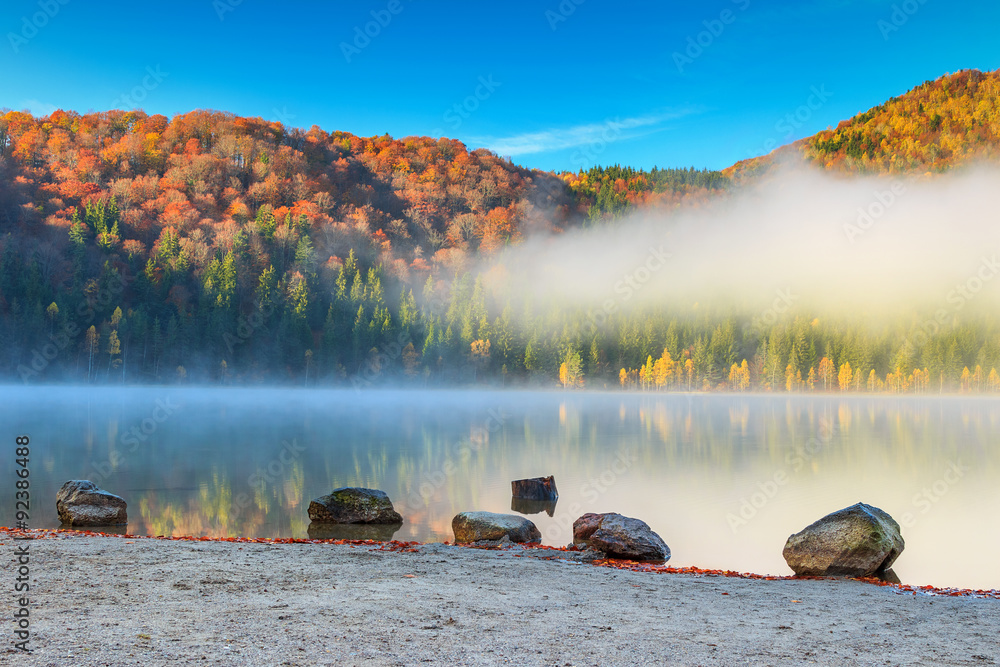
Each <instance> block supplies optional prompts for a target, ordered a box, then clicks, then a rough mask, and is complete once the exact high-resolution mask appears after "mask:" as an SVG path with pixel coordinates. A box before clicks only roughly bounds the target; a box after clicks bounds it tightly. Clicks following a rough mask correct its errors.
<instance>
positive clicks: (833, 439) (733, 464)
mask: <svg viewBox="0 0 1000 667" xmlns="http://www.w3.org/2000/svg"><path fill="white" fill-rule="evenodd" d="M0 391H2V392H3V407H2V408H0V411H2V414H3V422H4V424H5V425H7V432H8V439H9V440H10V445H11V446H10V447H8V448H7V451H8V452H9V454H8V456H6V457H3V458H2V459H0V473H2V474H3V475H4V476H5V478H6V479H9V480H13V479H14V456H13V440H14V436H15V435H28V436H30V438H31V450H32V458H31V462H30V468H31V483H32V487H31V489H32V496H31V497H32V512H31V527H34V528H42V527H57V526H58V525H59V521H58V518H57V516H56V511H55V494H56V491H57V490H58V488H59V487H60V486H61V485H62V484H63V483H64V482H65V481H67V480H69V479H81V478H82V479H91V480H92V481H94V482H96V483H98V485H99V486H101V487H102V488H104V489H106V490H108V491H111V492H112V493H116V494H118V495H121V496H123V497H124V498H125V499H126V501H127V502H128V505H129V507H128V513H129V526H128V530H129V532H131V533H135V534H149V535H196V536H201V535H208V536H249V537H296V538H305V537H308V526H309V519H308V516H307V513H306V509H307V507H308V505H309V501H310V500H311V499H313V498H316V497H318V496H321V495H325V494H327V493H329V492H330V491H331V490H332V489H334V488H337V487H341V486H363V487H371V488H378V489H381V490H383V491H385V492H386V493H388V494H389V497H390V498H391V499H392V501H393V503H394V504H395V507H396V509H397V510H398V511H399V512H400V513H401V514H402V515H403V517H404V523H403V526H402V527H401V528H400V529H399V530H398V531H397V532H396V533H395V534H394V535H393V537H394V539H400V540H420V541H443V540H451V539H453V536H452V533H451V519H452V517H453V516H454V515H455V514H456V513H458V512H461V511H470V510H489V511H494V512H511V511H512V509H511V496H510V482H511V480H513V479H519V478H524V477H535V476H542V475H550V474H551V475H555V478H556V484H557V485H558V488H559V493H560V498H559V500H558V503H557V504H556V506H555V508H554V512H553V515H552V516H551V517H550V516H549V515H548V514H547V513H546V512H541V513H536V514H531V515H530V518H531V519H532V520H533V521H534V522H535V523H536V524H537V525H538V527H539V529H540V530H541V532H542V536H543V543H544V544H548V545H557V546H564V545H566V544H567V543H569V542H570V541H571V537H572V522H573V520H574V519H576V518H577V517H578V516H579V515H580V514H583V513H585V512H620V513H622V514H625V515H627V516H634V517H637V518H640V519H643V520H645V521H646V522H647V523H649V524H650V526H651V527H652V528H653V530H655V531H656V532H658V533H659V534H660V535H661V536H662V537H663V538H664V540H665V541H666V542H667V544H668V545H670V548H671V550H672V552H673V557H672V558H671V560H670V563H669V564H670V565H674V566H687V565H696V566H699V567H707V568H725V569H731V570H740V571H752V572H758V573H767V574H791V571H790V570H789V569H788V567H787V566H786V564H785V562H784V560H783V559H782V557H781V549H782V547H783V546H784V542H785V540H786V539H787V537H788V535H789V534H791V533H793V532H797V531H799V530H801V529H802V528H804V527H805V526H806V525H807V524H809V523H811V522H812V521H814V520H816V519H818V518H820V517H821V516H823V515H824V514H827V513H829V512H831V511H834V510H837V509H840V508H843V507H846V506H848V505H851V504H853V503H855V502H858V501H863V502H866V503H869V504H872V505H875V506H877V507H880V508H882V509H884V510H885V511H887V512H889V513H890V514H891V515H892V516H893V517H894V518H895V519H896V520H897V521H899V523H900V524H901V526H902V533H903V537H904V539H905V540H906V549H905V551H904V552H903V554H902V556H900V558H899V560H898V561H897V562H896V564H895V566H894V570H895V572H896V573H897V575H898V576H899V577H900V578H901V579H902V581H903V582H904V583H910V584H921V585H922V584H933V585H937V586H960V587H972V588H1000V572H998V570H997V568H996V554H997V552H998V551H1000V531H997V530H996V516H997V514H998V511H1000V487H998V485H997V484H996V480H997V474H998V471H1000V444H998V435H1000V410H997V408H998V407H1000V403H998V399H996V398H967V397H962V398H961V399H959V398H955V397H931V398H925V397H912V396H910V397H884V396H878V397H869V396H864V397H861V396H843V397H841V396H830V395H824V396H809V397H803V396H794V397H790V396H787V395H781V396H776V395H719V394H713V395H703V394H691V395H687V394H637V393H583V392H579V393H563V392H527V391H472V390H454V391H443V390H442V391H423V392H416V391H375V390H370V391H360V392H359V391H349V390H344V391H334V390H331V391H320V390H289V389H230V388H226V389H218V388H191V389H189V388H178V387H151V388H128V389H108V388H93V387H23V386H17V387H15V386H10V387H5V388H3V389H0ZM11 488H12V486H11ZM0 507H2V511H0V524H2V525H7V526H10V525H12V524H13V521H14V510H13V500H12V495H11V497H10V498H8V499H6V500H4V502H3V503H2V505H0Z"/></svg>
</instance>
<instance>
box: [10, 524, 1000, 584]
mask: <svg viewBox="0 0 1000 667" xmlns="http://www.w3.org/2000/svg"><path fill="white" fill-rule="evenodd" d="M0 533H8V534H10V535H11V536H22V537H27V536H30V537H32V538H33V539H36V540H37V539H67V538H74V537H117V538H121V539H128V540H139V539H142V540H169V541H178V542H231V543H236V544H341V545H348V546H352V547H353V546H372V547H375V549H373V550H374V551H395V552H402V553H414V552H416V551H417V548H418V547H420V546H421V545H422V543H421V542H403V541H398V540H391V541H389V542H381V541H378V540H333V539H331V540H313V539H298V538H294V537H204V536H203V537H194V536H189V535H129V534H120V533H101V532H96V531H90V530H75V529H67V528H34V529H30V530H19V529H17V528H7V527H4V526H0ZM444 544H448V542H444ZM518 546H520V547H521V548H527V549H537V550H545V551H564V552H572V551H577V549H575V548H572V547H552V546H545V545H541V544H521V545H518ZM479 548H485V549H492V550H496V549H499V547H479ZM515 555H517V554H515ZM591 564H592V565H594V566H596V567H608V568H613V569H617V570H628V571H631V572H650V573H656V574H686V575H695V576H717V577H729V578H734V579H754V580H761V581H804V580H822V579H833V577H810V576H798V575H791V576H782V575H773V574H755V573H753V572H736V571H734V570H715V569H704V568H700V567H693V566H689V567H670V566H667V565H655V564H651V563H640V562H636V561H631V560H616V559H611V558H603V559H599V560H595V561H592V562H591ZM849 578H850V579H852V580H854V581H860V582H862V583H866V584H872V585H875V586H881V587H883V588H892V589H894V590H895V591H896V592H898V593H910V594H912V595H917V594H921V595H942V596H947V597H970V598H989V599H995V600H1000V590H997V589H990V590H985V589H971V588H941V587H938V586H911V585H909V584H896V583H893V582H889V581H883V580H881V579H877V578H875V577H860V578H853V577H849Z"/></svg>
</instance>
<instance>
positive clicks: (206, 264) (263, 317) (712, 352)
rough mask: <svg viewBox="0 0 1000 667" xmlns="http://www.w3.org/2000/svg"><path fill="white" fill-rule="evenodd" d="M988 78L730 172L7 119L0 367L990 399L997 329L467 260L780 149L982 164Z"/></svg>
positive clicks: (836, 160)
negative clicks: (753, 302)
mask: <svg viewBox="0 0 1000 667" xmlns="http://www.w3.org/2000/svg"><path fill="white" fill-rule="evenodd" d="M997 92H998V75H997V73H989V74H983V73H980V72H975V71H971V72H962V73H959V74H956V75H952V76H949V77H944V78H942V79H940V80H938V81H936V82H933V83H927V84H924V85H923V86H920V87H918V88H916V89H914V90H913V91H911V92H910V93H907V94H906V95H904V96H902V97H900V98H896V99H893V100H890V101H889V102H887V103H886V104H884V105H880V106H879V107H876V108H875V109H872V110H871V111H869V112H867V113H865V114H861V115H859V116H857V117H855V118H853V119H851V120H849V121H845V122H844V123H841V125H840V126H839V127H838V128H837V129H836V130H831V131H827V132H821V133H819V134H817V135H816V136H814V137H811V138H809V139H807V140H803V141H802V142H798V143H796V144H793V145H791V146H788V147H785V148H784V149H779V151H777V152H776V153H775V154H772V155H771V156H768V157H765V158H760V159H757V160H755V161H748V162H745V163H741V164H739V165H735V166H734V167H733V168H731V169H730V170H727V172H725V173H721V172H715V171H707V170H697V169H694V168H682V169H653V170H650V171H644V170H636V169H632V168H630V167H627V166H620V165H615V166H610V167H594V168H592V169H590V170H589V171H586V172H582V171H581V172H577V173H561V174H553V173H546V172H540V171H535V170H529V169H525V168H522V167H518V166H516V165H514V164H512V163H511V162H510V161H508V160H504V159H501V158H499V157H498V156H496V155H494V154H493V153H491V152H490V151H487V150H484V149H479V150H472V151H469V150H468V149H467V148H466V147H465V146H464V145H463V144H462V143H460V142H458V141H454V140H449V139H444V138H442V139H432V138H428V137H407V138H403V139H393V138H391V137H389V136H381V137H367V138H365V137H358V136H355V135H352V134H349V133H346V132H332V133H331V132H327V131H324V130H322V129H320V128H318V127H313V128H312V129H310V130H308V131H305V130H300V129H293V128H286V127H284V126H282V125H281V124H279V123H274V122H267V121H264V120H262V119H259V118H241V117H237V116H234V115H232V114H226V113H218V112H208V111H195V112H192V113H188V114H183V115H179V116H176V117H174V118H172V119H168V118H166V117H164V116H157V115H153V116H150V115H147V114H145V113H143V112H141V111H130V112H123V111H109V112H105V113H91V114H86V115H80V114H77V113H73V112H65V111H56V112H54V113H52V114H51V115H49V116H46V117H44V118H36V117H32V116H31V115H30V114H27V113H23V112H16V111H13V112H0V350H2V354H3V356H0V379H8V380H11V381H25V382H54V381H61V380H71V381H79V382H100V383H110V382H176V381H198V382H223V383H228V382H275V381H277V382H294V383H305V384H313V383H323V384H328V383H334V384H335V383H349V384H351V385H353V386H368V385H370V384H375V383H378V382H382V381H385V380H392V381H401V382H410V383H431V382H446V381H449V382H450V381H459V382H484V381H485V382H495V383H498V384H500V383H507V382H510V381H515V382H524V381H532V382H539V383H542V384H554V383H556V382H560V383H561V384H563V385H564V386H580V385H582V384H586V385H588V386H619V385H620V386H625V387H629V386H638V387H654V388H656V387H659V388H680V389H715V388H724V389H751V388H752V389H765V390H788V391H795V390H813V389H816V388H817V387H823V388H828V389H829V388H831V387H833V386H836V387H837V388H842V389H844V390H866V389H868V390H873V391H878V390H887V391H905V390H909V391H927V390H929V389H930V388H931V387H935V388H937V389H938V390H949V389H954V390H958V389H963V390H970V389H986V388H989V389H991V390H1000V374H997V373H996V372H991V371H992V369H993V368H994V367H996V366H1000V334H998V333H997V332H998V331H1000V322H997V321H994V320H992V319H989V318H986V319H980V320H977V321H972V320H966V321H962V322H958V321H956V322H952V323H950V326H949V327H945V328H942V330H941V331H940V332H937V333H934V334H932V335H925V334H924V333H923V332H918V331H915V330H913V329H912V327H913V326H914V324H913V322H900V323H896V325H894V326H891V327H889V328H887V329H884V330H882V331H881V332H873V331H871V330H870V329H869V328H868V327H866V326H864V325H863V323H861V324H858V323H847V322H833V321H830V320H827V319H825V318H816V317H815V315H816V314H813V313H808V312H805V311H804V310H803V312H798V313H789V315H788V317H787V318H782V319H780V320H777V321H775V322H773V323H770V324H768V325H767V326H761V324H760V323H759V322H758V323H754V322H750V321H744V320H742V319H741V317H740V315H739V314H737V313H714V314H709V311H708V310H707V309H702V310H701V311H699V313H700V314H699V315H698V316H697V317H692V315H691V313H673V312H665V311H663V310H662V309H660V310H655V309H653V310H648V311H644V312H638V311H636V312H631V313H628V314H626V313H616V314H614V315H611V316H609V317H608V318H607V319H606V321H605V322H603V323H602V325H601V326H595V325H594V322H593V320H592V318H588V315H587V313H586V312H583V311H577V310H573V309H568V308H567V307H566V305H565V304H549V303H536V304H533V305H531V307H527V308H525V307H523V303H521V302H518V301H516V300H515V299H512V295H511V294H509V293H505V292H504V291H503V289H502V285H501V286H499V287H498V283H497V282H496V281H494V282H493V283H492V284H488V283H487V282H486V281H484V279H483V277H482V276H481V275H477V274H476V273H474V269H475V261H474V260H477V259H480V258H484V257H490V256H493V255H495V254H496V253H497V252H498V251H500V250H501V249H502V248H504V247H505V246H507V245H511V244H517V243H519V242H520V240H521V239H523V238H525V237H526V236H528V235H529V234H535V233H543V234H546V233H547V234H552V235H558V234H559V233H560V232H562V231H563V230H565V229H567V228H569V227H572V226H577V225H593V224H605V223H606V222H607V221H609V220H611V219H614V218H616V217H620V216H623V215H625V214H627V213H628V211H630V210H633V209H634V208H637V207H639V208H644V207H645V208H650V207H659V208H675V207H678V206H699V205H701V204H703V203H705V202H709V201H711V200H712V199H714V198H716V197H718V196H720V195H721V194H723V193H725V192H727V191H729V190H731V189H732V188H733V187H734V181H736V182H741V181H743V180H744V179H746V178H747V177H749V176H752V175H753V174H755V173H760V172H761V171H763V170H766V168H767V167H768V165H771V164H774V163H775V162H776V157H778V156H780V155H781V153H782V152H797V153H799V154H802V155H804V156H805V157H806V158H807V159H809V160H812V161H813V162H815V163H816V164H818V165H820V166H821V167H823V168H826V169H835V170H842V171H847V172H871V171H875V172H889V171H891V172H906V171H925V170H930V169H935V170H943V169H946V168H948V167H950V166H953V165H958V164H962V163H965V162H966V161H968V160H970V159H974V158H978V157H990V156H993V155H995V154H996V151H997V147H998V137H1000V125H998V123H1000V119H998V116H997V104H998V94H997ZM500 274H501V275H502V272H500ZM515 303H517V304H518V305H517V306H515V305H514V304H515ZM803 308H804V306H803ZM919 321H921V320H920V319H919V318H918V319H915V320H914V322H919ZM915 336H916V338H915ZM916 339H919V340H920V341H921V344H920V345H919V346H915V345H913V344H912V342H911V341H913V340H916ZM834 371H836V372H834ZM834 375H835V376H836V379H837V381H836V382H833V380H832V378H833V377H834ZM817 378H819V379H817ZM820 380H821V381H820Z"/></svg>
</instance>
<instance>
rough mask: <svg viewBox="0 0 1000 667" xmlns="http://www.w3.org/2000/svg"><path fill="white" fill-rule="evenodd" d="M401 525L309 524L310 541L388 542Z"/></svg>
mask: <svg viewBox="0 0 1000 667" xmlns="http://www.w3.org/2000/svg"><path fill="white" fill-rule="evenodd" d="M402 526H403V524H401V523H316V522H313V523H310V524H309V526H308V527H307V528H306V532H307V534H308V535H309V539H310V540H375V541H376V542H389V541H390V540H392V536H393V535H395V533H396V531H397V530H399V529H400V528H401V527H402Z"/></svg>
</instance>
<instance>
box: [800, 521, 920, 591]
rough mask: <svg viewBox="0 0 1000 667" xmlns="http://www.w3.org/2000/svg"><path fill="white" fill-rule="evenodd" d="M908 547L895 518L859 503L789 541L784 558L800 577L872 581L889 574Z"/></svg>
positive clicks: (809, 527) (818, 522)
mask: <svg viewBox="0 0 1000 667" xmlns="http://www.w3.org/2000/svg"><path fill="white" fill-rule="evenodd" d="M904 546H905V544H904V542H903V537H902V535H900V532H899V524H898V523H896V521H895V520H894V519H893V518H892V517H891V516H889V515H888V514H886V513H885V512H883V511H882V510H880V509H879V508H877V507H872V506H871V505H866V504H864V503H857V504H856V505H852V506H851V507H847V508H844V509H842V510H839V511H837V512H834V513H832V514H828V515H826V516H825V517H823V518H822V519H820V520H819V521H816V522H815V523H813V524H811V525H809V526H807V527H806V528H804V529H803V530H802V531H801V532H798V533H795V534H794V535H792V536H791V537H789V538H788V541H787V542H786V543H785V548H784V550H783V551H782V556H784V557H785V562H787V563H788V566H789V567H790V568H792V570H793V571H794V572H795V574H797V575H803V576H828V577H836V576H841V577H871V576H875V575H879V574H882V573H884V572H885V571H886V570H888V569H889V567H890V566H891V565H892V563H893V562H894V561H895V560H896V558H898V557H899V554H900V553H902V552H903V547H904Z"/></svg>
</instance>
